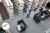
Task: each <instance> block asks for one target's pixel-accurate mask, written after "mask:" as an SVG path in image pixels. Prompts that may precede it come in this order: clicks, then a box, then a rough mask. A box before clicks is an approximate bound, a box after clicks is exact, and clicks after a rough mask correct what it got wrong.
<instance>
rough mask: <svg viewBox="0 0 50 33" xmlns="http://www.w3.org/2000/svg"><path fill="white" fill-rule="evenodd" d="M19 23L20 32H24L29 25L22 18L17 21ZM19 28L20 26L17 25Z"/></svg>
mask: <svg viewBox="0 0 50 33" xmlns="http://www.w3.org/2000/svg"><path fill="white" fill-rule="evenodd" d="M17 25H20V29H21V30H20V31H19V30H18V31H19V32H23V31H24V30H25V29H26V27H27V25H26V24H25V23H24V21H23V19H22V20H19V21H18V22H17ZM17 28H18V27H17Z"/></svg>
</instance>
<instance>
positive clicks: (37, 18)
mask: <svg viewBox="0 0 50 33" xmlns="http://www.w3.org/2000/svg"><path fill="white" fill-rule="evenodd" d="M49 16H50V14H49V12H47V11H41V12H40V13H36V14H35V15H34V17H33V19H34V21H35V22H36V23H39V22H40V21H41V20H45V19H46V18H48V17H49Z"/></svg>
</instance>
